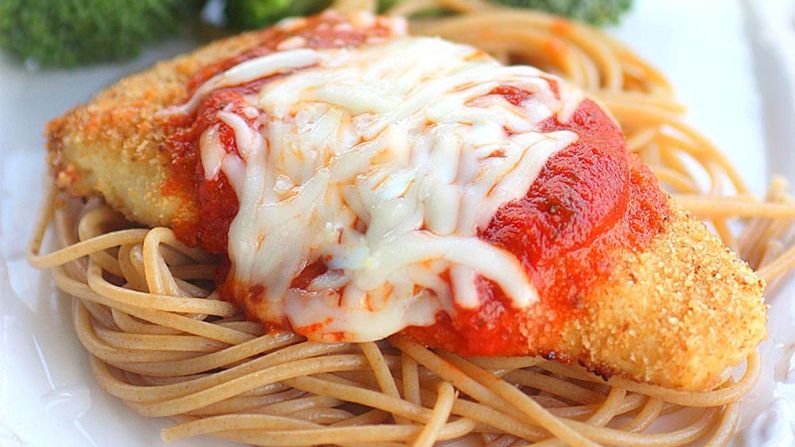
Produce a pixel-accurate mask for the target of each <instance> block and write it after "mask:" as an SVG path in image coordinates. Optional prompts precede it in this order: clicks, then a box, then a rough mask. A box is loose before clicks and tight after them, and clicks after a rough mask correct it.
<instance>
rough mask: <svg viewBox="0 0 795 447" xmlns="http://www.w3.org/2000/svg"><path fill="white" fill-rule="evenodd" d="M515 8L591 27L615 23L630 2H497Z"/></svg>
mask: <svg viewBox="0 0 795 447" xmlns="http://www.w3.org/2000/svg"><path fill="white" fill-rule="evenodd" d="M497 1H498V2H499V3H502V4H505V5H508V6H515V7H517V8H530V9H540V10H542V11H547V12H550V13H552V14H557V15H560V16H565V17H569V18H571V19H574V20H579V21H582V22H588V23H591V24H593V25H605V24H610V23H617V22H618V19H619V17H621V15H622V14H623V13H625V12H627V11H628V10H629V8H630V7H631V6H632V0H497Z"/></svg>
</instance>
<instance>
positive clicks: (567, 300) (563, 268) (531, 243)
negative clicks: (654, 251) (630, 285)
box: [405, 100, 669, 357]
mask: <svg viewBox="0 0 795 447" xmlns="http://www.w3.org/2000/svg"><path fill="white" fill-rule="evenodd" d="M554 130H571V131H573V132H575V133H577V134H578V135H579V140H578V141H577V142H576V143H574V144H572V145H570V146H569V147H567V148H566V149H563V150H562V151H561V152H559V153H557V154H556V155H555V156H553V157H552V158H550V160H549V161H548V162H547V164H546V166H545V167H544V169H542V171H541V173H540V174H539V176H538V178H536V180H535V181H534V182H533V184H532V185H531V187H530V189H529V190H528V192H527V195H526V196H525V197H524V198H522V199H520V200H515V201H512V202H509V203H506V204H505V205H503V206H502V207H500V209H499V210H498V211H497V214H496V215H495V216H494V218H493V219H492V220H491V222H490V223H489V225H488V227H486V228H485V229H484V230H482V231H481V232H480V234H479V236H480V238H482V239H483V240H486V241H488V242H490V243H492V244H495V245H497V246H500V247H502V248H505V249H506V250H508V251H510V252H512V253H513V254H514V255H516V257H517V258H518V259H519V260H520V261H521V262H522V265H523V266H524V267H525V269H526V271H527V273H528V274H529V275H530V278H531V279H532V282H533V285H535V287H536V289H537V290H538V293H539V296H540V301H539V303H537V304H536V305H533V306H531V307H530V308H528V309H521V310H519V309H515V308H513V307H511V305H510V300H509V299H508V298H507V297H505V295H504V294H503V293H502V290H501V289H500V288H499V287H498V286H497V285H496V284H494V283H492V282H490V281H488V280H486V279H483V278H481V279H480V280H479V284H478V287H479V291H480V296H481V303H482V304H481V305H480V306H479V307H477V308H475V309H463V308H457V310H456V314H455V316H454V317H450V316H449V315H447V314H446V313H439V314H438V315H437V319H436V324H435V325H433V326H429V327H410V328H407V329H406V330H405V332H406V333H408V334H409V335H411V336H413V337H414V338H416V339H417V340H419V341H420V342H422V343H424V344H426V345H429V346H434V347H439V348H444V349H446V350H450V351H454V352H457V353H459V354H463V355H518V354H541V355H547V356H549V357H555V356H556V354H555V353H554V351H552V349H553V347H554V346H556V343H557V341H558V338H559V336H560V331H561V329H562V327H563V325H564V324H565V322H566V321H568V320H570V319H571V318H574V317H576V316H578V314H580V313H581V312H582V309H583V303H584V302H585V301H586V300H587V299H588V295H589V291H590V290H593V288H594V287H596V286H598V285H599V284H600V283H601V282H603V281H604V280H605V279H606V278H607V277H608V275H609V274H610V272H611V271H612V270H613V267H614V266H615V263H616V261H617V260H618V257H619V256H620V255H621V254H622V253H623V252H624V251H625V250H640V249H642V248H643V247H644V246H646V245H647V244H648V243H649V242H650V241H651V239H652V238H653V237H654V236H655V235H656V234H657V233H659V232H660V229H661V228H662V224H663V222H664V221H665V219H666V218H667V216H668V214H669V209H668V205H667V199H666V196H665V193H663V192H662V191H661V190H660V188H659V186H658V185H657V181H656V179H655V178H654V176H653V174H652V173H651V172H650V170H649V169H648V168H647V167H646V166H644V165H643V164H642V163H641V162H640V161H639V160H638V159H637V158H636V157H635V156H632V155H630V154H628V153H627V151H626V148H625V145H624V137H623V135H622V133H621V130H620V129H619V128H618V127H617V126H616V125H615V124H613V122H612V121H611V119H610V118H609V117H608V116H607V115H606V114H605V112H603V111H602V110H601V109H600V108H599V106H597V105H596V104H595V103H594V102H592V101H590V100H585V101H583V102H582V103H581V104H580V106H579V108H578V109H577V111H576V112H575V113H574V116H573V117H572V119H571V120H569V121H568V122H565V123H561V122H558V121H557V120H556V119H554V118H551V119H549V120H548V121H547V122H546V123H545V124H544V126H543V127H542V129H541V131H547V132H548V131H554ZM528 341H532V346H530V344H529V343H528Z"/></svg>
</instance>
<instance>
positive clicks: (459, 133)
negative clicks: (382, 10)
mask: <svg viewBox="0 0 795 447" xmlns="http://www.w3.org/2000/svg"><path fill="white" fill-rule="evenodd" d="M447 79H449V82H446V81H445V80H447ZM439 80H441V81H439ZM435 81H438V82H435ZM462 98H463V99H462ZM417 104H420V105H417ZM410 106H411V107H414V108H413V109H410V108H409V107H410ZM395 110H397V111H399V112H394V111H395ZM393 112H394V113H393ZM398 115H399V116H398ZM396 116H398V117H397V118H395V117H396ZM390 120H391V121H390ZM379 123H380V124H379ZM492 124H495V125H493V126H492ZM378 126H380V127H378ZM47 137H48V149H49V163H50V166H51V169H52V173H53V175H54V177H55V182H56V184H57V186H58V187H59V188H62V189H63V190H65V191H67V192H68V193H70V194H72V195H75V196H81V197H88V196H101V197H102V198H104V200H105V201H106V202H107V203H108V204H110V205H111V206H112V207H114V208H116V209H117V210H119V211H120V212H122V213H123V214H124V215H125V216H126V217H127V218H128V219H129V220H131V221H134V222H138V223H140V224H144V225H147V226H150V227H156V226H165V227H170V228H172V229H173V230H174V231H175V233H176V234H177V236H178V237H179V238H180V239H181V240H183V241H184V242H186V243H188V244H191V245H200V246H202V247H203V248H204V249H206V250H208V251H211V252H215V253H222V254H224V255H225V256H227V257H228V259H229V261H230V262H229V264H230V265H231V269H230V272H229V273H228V274H227V275H226V279H225V280H224V281H223V282H222V283H221V284H220V285H219V291H220V292H221V294H222V296H224V298H225V299H228V300H231V301H234V302H237V303H238V304H240V305H241V306H242V307H243V308H244V310H245V311H246V313H247V315H248V316H249V318H252V319H255V320H260V321H263V322H268V323H276V324H279V325H282V326H284V327H287V328H291V329H292V330H294V331H296V332H298V333H300V334H302V335H305V336H307V337H308V338H310V339H314V340H323V341H338V340H342V341H363V340H373V339H381V338H385V337H387V336H389V335H391V334H393V333H396V332H401V331H402V332H403V333H406V334H408V335H410V336H412V337H414V338H416V339H417V340H418V341H420V342H421V343H423V344H425V345H427V346H430V347H437V348H442V349H446V350H449V351H453V352H457V353H460V354H463V355H543V356H546V357H547V358H554V359H557V360H560V361H563V362H579V363H581V364H583V365H585V366H586V367H588V368H591V369H593V370H595V371H598V372H600V373H602V374H609V375H613V374H615V375H618V376H621V377H625V378H629V379H633V380H637V381H641V382H647V383H652V384H657V385H661V386H666V387H674V388H679V389H686V390H701V389H707V388H709V387H712V386H714V385H715V384H716V383H717V381H718V380H719V379H720V377H721V373H722V372H723V371H725V370H726V369H727V368H729V367H731V366H734V365H736V364H738V363H739V362H740V361H741V360H742V359H743V358H745V357H746V356H747V355H749V354H750V353H752V352H753V351H754V350H755V349H756V346H757V345H758V343H759V342H760V341H761V340H762V339H763V338H764V337H765V334H766V328H765V325H766V315H765V306H764V304H763V300H762V292H763V284H762V282H761V280H760V279H759V278H757V277H756V276H755V275H754V273H753V272H752V271H751V270H750V268H749V267H748V265H747V264H746V263H744V262H743V261H740V260H739V259H737V258H736V257H735V255H734V254H732V253H731V252H730V251H729V250H728V249H727V248H726V247H724V246H723V244H722V243H721V242H720V241H719V240H718V239H717V238H716V237H715V236H714V235H712V234H711V233H710V232H709V231H708V230H707V229H706V228H705V226H704V225H703V224H701V223H700V222H698V221H696V220H695V219H693V218H692V217H691V216H690V215H688V214H687V212H685V211H683V210H682V209H680V208H679V207H678V206H677V205H676V204H675V203H673V201H672V200H671V199H670V197H668V196H667V195H666V194H665V193H663V192H662V191H661V190H660V189H659V186H658V185H657V183H656V181H655V180H654V178H653V176H652V175H651V173H650V172H649V170H648V168H646V167H645V166H643V165H642V164H641V163H640V162H639V161H638V160H636V159H635V158H634V157H633V156H630V155H629V154H628V153H627V151H626V148H625V145H624V140H623V136H622V134H621V132H620V130H619V129H618V128H617V126H616V125H615V124H614V123H613V121H612V120H611V119H610V118H609V117H608V115H607V114H606V113H605V112H603V111H602V110H601V109H600V108H599V107H598V106H597V105H596V104H595V103H593V102H592V101H590V100H588V99H586V98H583V96H582V94H581V92H579V90H577V89H576V88H573V87H571V86H569V85H567V84H566V83H565V82H563V81H561V80H559V79H557V78H555V77H554V76H551V75H547V74H545V73H542V72H538V71H536V70H534V69H531V68H528V67H519V68H515V67H504V66H502V65H500V64H498V63H496V62H495V61H493V60H492V59H490V58H488V57H487V56H485V55H484V54H483V53H482V52H479V51H477V50H475V49H472V48H470V47H466V46H462V45H455V44H451V43H449V42H445V41H442V40H439V39H427V38H411V37H408V36H405V35H404V31H403V29H402V27H401V24H400V22H396V21H393V20H391V19H382V18H367V17H364V16H353V17H349V18H343V17H340V16H336V15H331V14H325V15H323V16H319V17H315V18H310V19H299V20H294V21H290V22H287V23H283V24H280V25H279V26H277V27H275V28H272V29H269V30H264V31H259V32H254V33H249V34H244V35H241V36H237V37H233V38H229V39H226V40H222V41H219V42H216V43H213V44H210V45H208V46H206V47H203V48H201V49H199V50H196V51H194V52H192V53H190V54H188V55H185V56H181V57H178V58H175V59H173V60H170V61H166V62H162V63H160V64H158V65H156V66H155V67H153V68H151V69H149V70H147V71H144V72H142V73H139V74H136V75H133V76H130V77H128V78H126V79H124V80H122V81H120V82H118V83H117V84H115V85H114V86H112V87H110V88H108V89H106V90H105V91H103V92H101V93H99V94H98V95H97V96H96V97H95V98H94V99H93V100H92V101H91V102H89V103H88V104H86V105H83V106H80V107H77V108H75V109H74V110H72V111H70V112H68V113H67V114H66V115H64V116H63V117H61V118H58V119H56V120H54V121H53V122H51V123H50V124H49V126H48V129H47ZM368 151H369V152H368ZM370 153H372V154H375V155H372V156H370V155H368V156H367V157H368V158H367V159H365V160H364V161H363V162H362V161H361V158H362V157H359V158H355V154H370ZM451 153H452V154H453V155H449V154H451ZM469 153H474V154H477V156H474V157H469V156H468V155H467V154H469ZM351 154H353V155H351ZM406 154H408V155H406ZM528 154H535V155H528ZM538 154H543V156H541V155H538ZM357 160H358V161H357ZM423 160H425V161H423ZM357 163H359V164H357ZM362 163H363V164H362ZM497 171H499V172H500V175H497V176H492V175H489V173H490V172H497ZM487 181H488V182H491V183H488V184H487V183H483V182H487ZM484 185H485V186H484ZM252 191H254V192H253V193H252ZM409 208H410V209H409ZM407 209H409V211H406V210H407ZM401 213H402V214H401ZM473 216H474V217H473ZM357 306H358V307H357Z"/></svg>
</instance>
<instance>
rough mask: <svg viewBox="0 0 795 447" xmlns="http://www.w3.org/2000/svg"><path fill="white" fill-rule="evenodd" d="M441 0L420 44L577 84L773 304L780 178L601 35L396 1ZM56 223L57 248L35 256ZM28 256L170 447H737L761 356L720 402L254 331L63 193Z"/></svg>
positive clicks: (556, 368) (402, 340)
mask: <svg viewBox="0 0 795 447" xmlns="http://www.w3.org/2000/svg"><path fill="white" fill-rule="evenodd" d="M342 3H343V4H344V3H345V2H342ZM349 3H350V2H349ZM352 3H357V4H358V2H352ZM437 3H438V4H440V5H442V6H445V7H446V8H447V9H451V10H453V11H454V12H458V13H460V15H457V16H453V17H444V18H441V19H438V18H435V19H419V20H415V21H413V22H412V31H413V32H415V33H419V34H422V33H427V34H434V35H438V36H441V37H444V38H447V39H450V40H454V41H459V42H465V43H472V44H475V45H477V46H479V47H481V48H484V49H486V50H488V51H490V52H491V53H492V54H494V55H495V56H497V57H499V58H501V59H502V60H504V61H506V62H514V61H516V62H522V63H532V64H534V65H536V66H539V67H540V68H542V69H544V70H545V71H549V72H552V73H555V74H558V75H560V76H562V77H564V78H566V79H568V80H570V81H571V82H573V83H575V84H577V85H579V86H581V87H582V88H583V89H585V90H586V91H587V92H589V94H590V95H591V97H593V98H595V99H596V100H598V101H600V103H601V104H602V105H603V106H604V107H605V109H606V110H608V111H610V113H612V115H613V116H614V117H615V119H616V120H617V121H618V122H619V123H620V125H621V127H622V129H623V130H624V133H625V134H626V137H627V140H626V141H627V147H628V149H629V150H631V151H633V152H635V153H637V154H638V155H639V156H640V157H641V159H642V160H643V161H644V162H645V163H647V164H648V165H649V166H650V167H651V168H652V170H653V172H654V173H655V175H656V176H657V178H658V179H659V181H660V183H661V184H663V185H664V186H665V187H666V188H667V189H668V191H669V192H670V193H671V194H672V195H673V196H674V197H675V199H676V200H677V201H678V202H679V203H680V204H682V205H683V207H684V208H686V209H688V210H689V211H691V212H692V213H694V214H695V215H697V216H699V217H701V218H703V219H704V221H705V222H706V223H707V224H708V225H709V226H710V227H711V228H712V229H714V230H715V232H716V233H717V234H718V235H719V236H720V237H721V239H722V240H723V242H724V243H725V244H726V245H727V246H728V247H730V248H732V249H734V250H735V251H736V252H738V254H739V255H740V256H741V257H742V258H743V259H745V260H746V261H747V262H748V263H749V264H750V265H751V267H752V268H754V269H755V270H756V271H757V273H758V274H759V276H760V277H762V278H764V279H765V280H766V281H767V283H768V293H770V292H771V291H773V290H775V288H776V286H777V285H778V284H779V283H780V282H781V280H782V279H783V278H784V277H785V276H786V275H787V273H788V272H790V271H791V270H792V268H793V266H795V248H792V247H791V246H792V242H793V219H794V218H795V202H793V199H792V197H791V196H790V194H789V192H788V185H787V184H786V182H785V181H784V180H782V179H774V180H773V181H772V183H771V185H770V188H769V190H768V193H767V195H766V196H765V197H764V198H757V197H755V196H753V195H752V194H751V193H750V189H749V188H748V187H747V186H746V185H745V184H744V183H743V181H742V179H741V177H740V175H739V173H738V172H737V170H736V169H735V168H734V167H733V166H732V165H731V163H730V162H729V161H728V159H727V158H726V157H725V156H724V155H723V154H722V153H721V152H720V151H718V150H717V149H716V148H715V147H714V146H713V145H712V144H711V143H710V142H709V141H708V140H707V139H706V138H704V137H703V136H701V135H700V134H699V133H698V132H696V131H694V130H693V129H691V128H690V127H689V126H687V125H686V124H684V123H683V122H682V120H681V115H682V114H683V112H684V109H683V107H681V106H680V105H679V104H678V103H677V102H676V101H675V99H674V96H673V92H672V89H671V86H670V85H669V84H668V82H667V81H666V79H665V78H664V76H662V75H661V74H660V73H659V72H657V71H656V70H655V69H653V68H652V67H650V66H649V65H648V64H646V63H645V62H644V61H643V60H642V59H641V58H639V57H638V56H637V55H635V54H634V53H632V52H631V51H629V50H628V49H626V48H625V47H624V46H623V45H621V44H620V43H618V42H616V41H615V40H613V39H612V38H610V37H609V36H607V35H605V34H602V33H600V32H598V31H596V30H594V29H591V28H589V27H586V26H583V25H578V24H574V23H571V22H565V21H561V20H560V19H558V18H555V17H552V16H548V15H545V14H541V13H537V12H529V11H522V12H519V11H506V10H495V9H491V8H489V9H488V10H486V9H482V8H481V6H482V4H481V2H476V1H470V0H458V1H455V2H452V1H441V0H440V1H437V2H434V1H430V2H428V1H425V2H408V1H407V2H398V4H397V6H396V7H395V11H394V12H395V13H401V14H411V13H413V12H415V11H414V9H412V8H417V7H419V6H417V5H420V6H422V5H425V6H427V5H428V4H437ZM357 7H358V6H357ZM51 225H52V226H54V227H55V234H56V238H57V245H58V246H59V248H58V249H57V250H56V251H54V252H51V253H49V254H40V251H41V247H42V245H43V240H44V238H45V234H46V233H47V229H48V227H50V226H51ZM30 260H31V263H32V264H33V265H34V266H36V267H39V268H49V269H51V270H52V274H53V278H54V280H55V284H56V286H57V287H58V288H59V289H60V290H61V291H62V292H63V293H64V294H65V295H67V296H71V297H74V300H73V312H72V317H73V320H74V326H75V329H76V332H77V334H78V337H79V339H80V342H81V343H82V344H83V346H84V347H85V349H86V350H87V351H88V352H89V354H90V358H91V369H92V371H93V374H94V376H95V377H96V380H97V382H98V383H99V385H100V386H101V387H102V388H103V389H104V390H105V391H107V392H108V393H110V394H112V395H113V396H116V397H117V398H119V399H121V400H122V401H123V402H124V403H125V404H126V405H127V406H129V407H130V408H131V409H133V410H134V411H135V412H137V413H138V414H141V415H143V416H150V417H171V418H173V419H174V420H175V421H176V424H175V425H174V426H172V427H170V428H167V429H165V430H164V431H163V432H162V436H163V438H164V439H165V440H169V441H170V440H178V439H183V438H188V437H192V436H199V435H212V436H217V437H220V438H224V439H228V440H232V441H238V442H242V443H246V444H253V445H263V446H275V445H280V446H282V445H294V446H296V445H317V444H333V445H358V446H367V445H373V446H374V445H379V446H383V445H387V446H391V445H404V444H411V445H415V446H430V445H432V444H434V443H435V442H438V441H448V440H462V441H466V444H464V445H485V446H493V447H502V446H505V447H507V446H525V445H543V446H552V445H560V444H568V445H574V446H593V445H599V444H603V445H639V446H679V445H686V444H690V443H693V442H697V441H700V442H706V445H724V444H726V443H728V442H729V440H730V438H731V436H732V434H733V432H734V430H735V426H736V424H737V421H738V417H739V404H738V401H739V400H740V398H741V397H742V396H743V395H745V394H746V393H747V392H748V391H749V390H750V389H751V388H752V387H753V385H754V382H755V381H756V378H757V376H758V375H759V371H760V362H759V358H758V356H757V355H752V356H751V357H749V358H748V359H747V361H746V363H745V365H743V366H741V367H740V368H739V369H738V370H737V371H731V372H730V371H727V373H726V374H725V376H724V377H723V380H722V382H721V383H720V384H719V385H718V386H717V387H715V388H713V389H711V390H707V391H702V392H688V391H681V390H675V389H666V388H661V387H658V386H654V385H649V384H641V383H636V382H631V381H628V380H624V379H621V378H617V377H613V378H608V379H605V378H603V377H600V376H597V375H594V374H592V373H590V372H588V371H586V370H585V369H583V368H581V367H579V366H578V365H565V364H561V363H558V362H555V361H548V360H545V359H543V358H537V357H505V358H503V357H489V358H478V357H474V358H463V357H460V356H457V355H454V354H450V353H447V352H443V351H434V350H429V349H427V348H425V347H423V346H421V345H420V344H418V343H416V342H415V341H413V340H412V339H410V338H407V337H404V336H395V337H392V338H389V339H387V340H382V341H380V342H377V343H376V342H368V343H337V344H325V343H314V342H309V341H306V340H304V339H302V338H301V337H300V336H297V335H295V334H292V333H288V332H278V331H271V330H267V329H266V328H263V327H262V326H261V325H260V324H259V323H255V322H250V321H246V319H245V316H244V314H243V312H242V310H241V309H239V308H238V307H236V306H235V305H234V304H232V303H229V302H226V301H222V300H221V299H220V298H219V296H218V295H217V294H216V293H215V292H214V284H215V282H214V275H215V274H216V271H217V265H218V261H219V260H218V259H217V258H215V257H213V256H210V255H208V254H206V253H204V252H202V251H201V250H199V249H196V248H193V247H188V246H185V245H184V244H182V243H181V242H179V241H178V240H177V238H176V237H175V236H174V234H173V232H172V231H171V230H169V229H167V228H152V229H149V228H140V227H136V225H134V224H133V223H131V222H128V221H126V220H125V219H124V218H123V217H122V216H121V215H119V214H118V213H117V212H116V211H114V210H113V209H111V208H110V207H108V206H107V205H105V204H104V203H103V202H102V201H101V200H99V199H92V200H89V201H82V200H79V199H74V198H69V197H67V196H64V195H60V194H59V193H57V192H55V191H51V192H50V193H49V195H48V199H47V202H46V205H45V207H44V209H43V214H42V218H41V220H40V221H39V223H38V224H37V226H36V229H35V235H34V240H33V243H32V245H31V254H30Z"/></svg>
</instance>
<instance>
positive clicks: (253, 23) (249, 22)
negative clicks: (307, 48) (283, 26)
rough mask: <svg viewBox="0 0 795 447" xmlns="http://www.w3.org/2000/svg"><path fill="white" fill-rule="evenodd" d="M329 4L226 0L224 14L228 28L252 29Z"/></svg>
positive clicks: (296, 0)
mask: <svg viewBox="0 0 795 447" xmlns="http://www.w3.org/2000/svg"><path fill="white" fill-rule="evenodd" d="M330 4H331V0H226V6H225V8H224V16H225V17H226V25H227V26H228V27H230V28H237V29H253V28H261V27H263V26H267V25H271V24H273V23H274V22H276V21H278V20H281V19H283V18H285V17H294V16H305V15H310V14H314V13H316V12H319V11H321V10H323V9H325V8H327V7H328V6H329V5H330Z"/></svg>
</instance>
